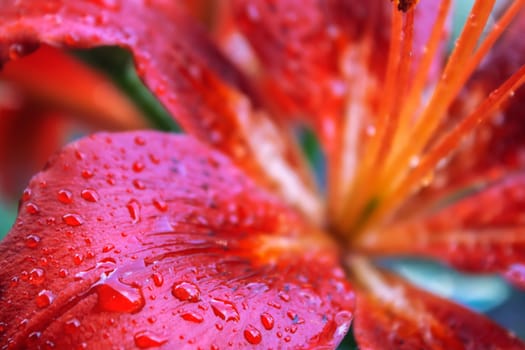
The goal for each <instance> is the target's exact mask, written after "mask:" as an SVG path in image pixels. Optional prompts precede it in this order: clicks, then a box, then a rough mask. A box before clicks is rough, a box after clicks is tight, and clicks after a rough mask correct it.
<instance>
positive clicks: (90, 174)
mask: <svg viewBox="0 0 525 350" xmlns="http://www.w3.org/2000/svg"><path fill="white" fill-rule="evenodd" d="M80 174H81V175H82V177H83V178H84V179H91V178H92V177H93V176H94V175H95V174H93V172H92V171H91V170H87V169H84V170H82V172H81V173H80Z"/></svg>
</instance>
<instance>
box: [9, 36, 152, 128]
mask: <svg viewBox="0 0 525 350" xmlns="http://www.w3.org/2000/svg"><path fill="white" fill-rule="evenodd" d="M0 79H3V80H6V81H8V82H9V83H11V84H12V85H14V86H15V87H16V88H18V89H20V90H21V91H22V92H23V93H24V94H25V95H27V97H26V98H27V99H31V100H33V101H38V102H40V103H41V104H45V105H49V106H54V107H55V108H56V109H59V108H60V109H64V110H67V111H70V112H71V113H74V114H75V115H76V116H78V117H79V118H81V117H83V118H85V119H86V121H87V122H88V123H90V124H91V125H96V126H97V127H100V128H105V129H112V130H126V129H142V128H146V127H147V126H148V124H147V121H146V119H145V118H144V117H143V116H142V115H141V113H140V112H139V111H138V110H137V108H136V107H135V106H134V105H133V102H131V101H130V100H129V99H128V98H127V97H126V96H125V95H124V94H123V93H122V92H121V91H119V90H118V89H117V87H115V86H114V85H113V83H112V82H111V81H110V80H109V79H108V78H107V77H105V76H104V75H102V74H101V73H99V72H97V71H95V70H94V69H93V68H90V67H88V66H86V65H84V64H82V63H81V62H78V61H77V60H76V59H74V58H73V57H71V56H69V55H67V54H65V53H63V52H61V51H60V50H58V49H56V48H53V47H50V46H45V45H43V46H42V47H40V48H39V49H38V50H36V51H35V52H33V53H32V54H30V55H28V56H25V57H22V58H20V59H15V60H14V61H12V62H8V63H7V64H5V66H4V67H3V69H2V71H0Z"/></svg>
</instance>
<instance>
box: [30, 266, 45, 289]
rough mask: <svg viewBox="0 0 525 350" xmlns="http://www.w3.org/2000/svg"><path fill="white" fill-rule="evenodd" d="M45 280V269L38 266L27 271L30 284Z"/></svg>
mask: <svg viewBox="0 0 525 350" xmlns="http://www.w3.org/2000/svg"><path fill="white" fill-rule="evenodd" d="M44 280H45V271H44V270H43V269H40V268H36V269H32V270H31V271H30V272H29V279H28V281H29V283H31V284H32V285H35V286H36V285H39V284H42V283H43V282H44Z"/></svg>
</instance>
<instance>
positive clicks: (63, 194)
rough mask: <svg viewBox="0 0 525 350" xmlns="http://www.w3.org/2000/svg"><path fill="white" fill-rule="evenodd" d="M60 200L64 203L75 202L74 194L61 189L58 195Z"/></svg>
mask: <svg viewBox="0 0 525 350" xmlns="http://www.w3.org/2000/svg"><path fill="white" fill-rule="evenodd" d="M57 198H58V201H59V202H61V203H64V204H70V203H73V194H72V193H71V191H68V190H60V191H58V195H57Z"/></svg>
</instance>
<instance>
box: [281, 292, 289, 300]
mask: <svg viewBox="0 0 525 350" xmlns="http://www.w3.org/2000/svg"><path fill="white" fill-rule="evenodd" d="M279 298H281V300H283V301H286V302H288V301H290V295H289V294H287V293H284V292H280V293H279Z"/></svg>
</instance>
